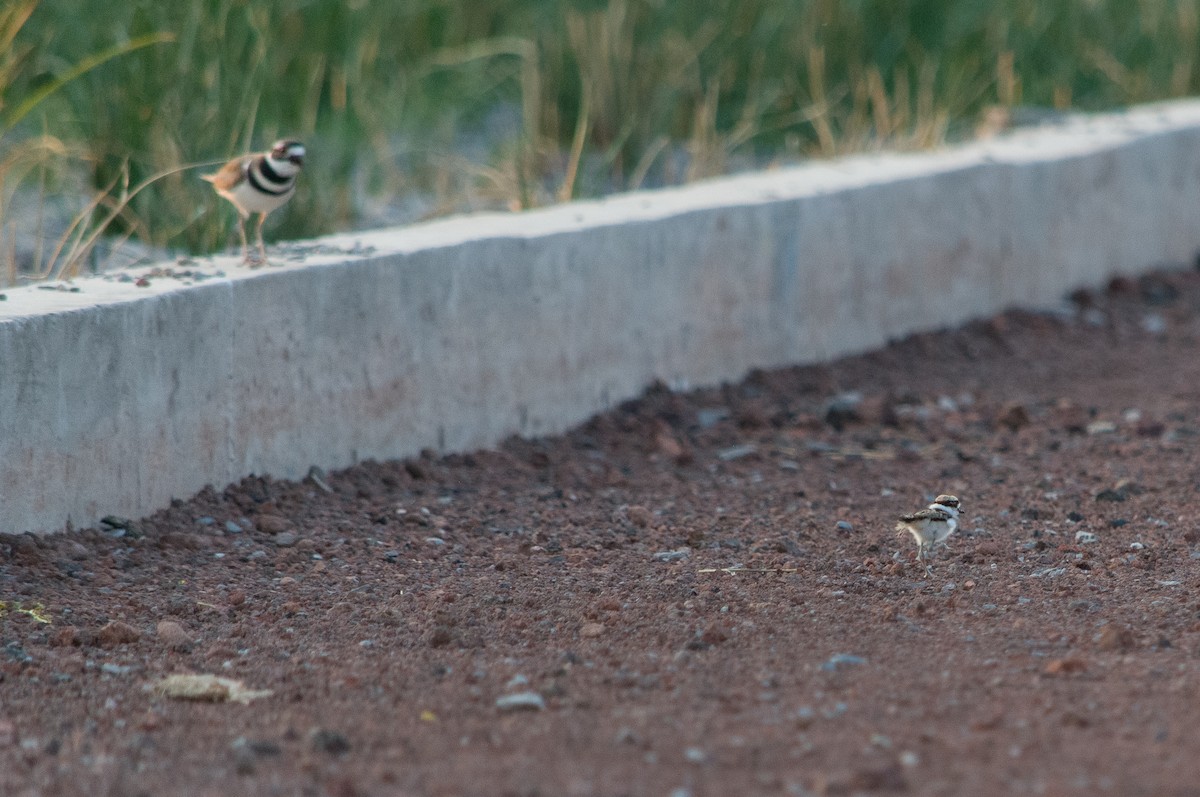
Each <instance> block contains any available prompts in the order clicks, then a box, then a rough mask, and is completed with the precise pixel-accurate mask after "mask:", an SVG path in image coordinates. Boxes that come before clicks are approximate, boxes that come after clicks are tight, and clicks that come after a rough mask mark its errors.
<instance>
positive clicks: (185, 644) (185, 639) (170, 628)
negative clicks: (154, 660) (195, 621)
mask: <svg viewBox="0 0 1200 797" xmlns="http://www.w3.org/2000/svg"><path fill="white" fill-rule="evenodd" d="M155 632H156V633H157V634H158V638H159V639H160V640H162V641H163V643H164V644H165V645H167V647H169V648H172V649H174V650H187V649H188V648H190V647H191V645H192V638H191V636H190V635H189V634H188V632H187V631H186V630H185V629H184V627H183V626H182V625H181V624H179V623H177V622H175V621H174V620H159V621H158V625H157V626H155Z"/></svg>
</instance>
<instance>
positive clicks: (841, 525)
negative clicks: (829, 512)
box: [837, 520, 854, 531]
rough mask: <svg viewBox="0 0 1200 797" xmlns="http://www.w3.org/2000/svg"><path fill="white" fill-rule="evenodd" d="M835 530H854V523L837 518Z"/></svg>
mask: <svg viewBox="0 0 1200 797" xmlns="http://www.w3.org/2000/svg"><path fill="white" fill-rule="evenodd" d="M837 530H838V531H854V524H852V523H850V522H849V521H847V520H839V521H838V522H837Z"/></svg>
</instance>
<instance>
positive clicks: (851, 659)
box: [821, 653, 867, 672]
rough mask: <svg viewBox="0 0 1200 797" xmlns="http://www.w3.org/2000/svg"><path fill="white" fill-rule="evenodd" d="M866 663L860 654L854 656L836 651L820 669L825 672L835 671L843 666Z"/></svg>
mask: <svg viewBox="0 0 1200 797" xmlns="http://www.w3.org/2000/svg"><path fill="white" fill-rule="evenodd" d="M866 663H867V660H866V659H864V658H863V657H862V656H854V655H852V654H850V653H838V654H835V655H834V656H831V657H830V659H829V661H827V662H825V663H824V664H822V665H821V669H822V670H825V671H826V672H836V671H838V670H840V669H841V668H843V667H854V666H857V665H859V664H866Z"/></svg>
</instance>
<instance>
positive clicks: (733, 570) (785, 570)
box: [696, 567, 799, 576]
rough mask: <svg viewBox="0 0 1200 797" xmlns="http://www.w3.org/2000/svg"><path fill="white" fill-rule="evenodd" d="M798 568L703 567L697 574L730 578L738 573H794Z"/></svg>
mask: <svg viewBox="0 0 1200 797" xmlns="http://www.w3.org/2000/svg"><path fill="white" fill-rule="evenodd" d="M798 571H799V568H795V567H705V568H701V569H700V570H697V571H696V572H697V573H727V574H729V575H731V576H736V575H737V574H738V573H796V572H798Z"/></svg>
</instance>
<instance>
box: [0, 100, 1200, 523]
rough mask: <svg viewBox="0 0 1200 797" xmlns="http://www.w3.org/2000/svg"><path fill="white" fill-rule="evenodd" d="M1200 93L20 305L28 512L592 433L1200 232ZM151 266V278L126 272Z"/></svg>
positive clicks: (15, 354) (99, 282) (1087, 279)
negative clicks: (635, 407)
mask: <svg viewBox="0 0 1200 797" xmlns="http://www.w3.org/2000/svg"><path fill="white" fill-rule="evenodd" d="M1198 220H1200V102H1194V101H1189V102H1178V103H1171V104H1164V105H1157V106H1149V107H1143V108H1137V109H1133V110H1131V111H1129V112H1126V113H1122V114H1116V115H1108V116H1102V117H1091V118H1086V119H1081V120H1076V121H1073V122H1071V123H1069V124H1065V125H1063V126H1060V127H1055V128H1053V129H1038V130H1030V131H1025V132H1020V133H1017V134H1014V135H1012V136H1008V137H1004V138H1002V139H997V140H993V141H990V142H984V143H975V144H970V145H967V146H963V147H959V148H955V149H950V150H945V151H940V152H934V153H923V154H909V155H895V154H885V155H873V156H863V157H855V158H849V159H845V160H839V161H833V162H823V163H815V164H812V165H808V166H804V167H800V168H795V169H787V170H781V171H778V172H771V173H762V174H752V175H747V176H741V177H731V178H726V179H721V180H714V181H711V182H707V183H702V184H698V185H694V186H689V187H686V188H682V189H673V190H668V191H660V192H648V193H640V194H631V195H626V196H619V197H613V198H611V199H607V200H603V201H599V202H587V203H576V204H571V205H565V206H560V207H555V208H550V209H547V210H541V211H536V212H530V213H523V214H519V215H484V216H476V217H467V218H457V219H448V220H444V221H438V222H434V223H429V224H424V225H418V226H415V227H411V228H407V229H398V230H381V231H376V232H370V233H364V234H359V235H344V236H334V237H331V238H326V239H322V240H321V241H318V242H314V243H311V244H302V245H294V246H292V247H290V248H288V250H287V251H289V252H291V254H292V256H293V257H295V258H300V259H299V260H293V259H289V260H288V262H286V263H285V265H283V266H280V267H273V268H267V269H260V270H256V271H249V270H245V269H242V268H241V267H239V266H236V265H234V264H233V262H232V261H230V259H229V258H218V259H215V260H212V261H206V262H204V263H199V264H194V265H187V266H172V269H173V274H171V275H164V274H163V269H161V268H160V269H159V270H157V271H155V270H141V271H135V272H132V273H133V275H134V276H139V275H149V283H150V284H149V285H148V286H143V287H138V286H137V285H135V284H134V283H133V282H121V281H117V280H116V279H115V278H114V277H112V276H111V275H110V276H109V277H105V278H95V279H86V280H80V281H78V282H77V283H75V287H77V288H78V292H74V293H72V292H62V291H52V290H45V289H42V288H38V287H27V288H20V289H16V290H9V291H7V292H6V293H7V301H4V302H0V531H4V532H17V531H22V530H34V531H48V530H56V529H60V528H62V527H63V526H64V524H66V523H67V522H71V523H73V524H75V525H76V526H80V525H90V524H93V523H95V522H96V521H97V519H98V518H99V517H100V516H102V515H105V514H117V515H125V516H130V517H138V516H142V515H145V514H148V513H150V512H152V511H154V510H156V509H158V508H161V507H162V506H164V505H165V504H166V503H168V502H169V500H170V499H171V498H172V497H186V496H190V495H192V494H194V493H195V492H197V491H198V490H200V489H201V488H202V487H204V485H206V484H213V485H217V486H221V485H224V484H227V483H229V482H232V481H235V480H237V479H239V478H241V477H242V476H244V475H247V474H250V473H269V474H272V475H274V476H278V477H285V478H299V477H302V476H303V475H304V474H305V473H306V472H307V470H308V468H309V467H310V466H311V465H314V464H316V465H320V466H321V467H324V468H340V467H344V466H348V465H351V464H353V463H355V462H359V461H361V460H364V459H390V458H397V457H404V456H409V455H412V454H414V453H416V452H418V451H420V450H421V449H423V448H427V447H428V448H434V449H438V450H443V451H447V450H466V449H471V448H476V447H485V446H489V445H493V444H495V443H496V442H497V441H499V440H501V439H503V438H504V437H506V436H508V435H512V434H522V435H542V434H550V433H555V432H559V431H562V430H564V429H567V428H569V427H571V426H572V425H574V424H577V423H579V422H580V421H582V420H584V419H586V418H587V417H588V416H590V415H592V414H594V413H596V412H598V411H601V410H603V409H605V408H607V407H610V406H612V405H613V404H614V403H616V402H619V401H622V400H624V399H627V398H629V397H632V396H635V395H637V394H638V393H639V392H640V391H642V390H643V389H644V388H645V387H646V385H647V384H649V383H650V382H652V381H653V380H655V379H661V380H663V381H665V382H667V383H668V384H671V385H673V386H677V387H685V386H689V385H698V384H712V383H717V382H720V381H723V380H731V379H736V378H738V377H740V376H741V375H743V374H744V373H745V372H746V371H747V370H748V369H751V368H754V367H769V366H778V365H784V364H790V363H803V362H813V361H819V360H825V359H829V358H833V357H838V356H841V355H845V354H850V353H853V352H860V351H864V350H867V349H871V348H874V347H878V346H880V345H882V344H884V343H885V342H886V341H887V340H889V339H892V338H896V337H899V336H903V335H907V334H910V333H913V332H917V331H920V330H927V329H932V328H937V327H944V326H948V325H954V324H959V323H961V322H963V321H966V320H968V319H971V318H977V317H981V316H986V315H990V314H992V313H995V312H997V311H999V310H1001V309H1003V308H1005V307H1007V306H1012V305H1021V306H1047V305H1053V304H1057V303H1058V302H1059V301H1060V300H1061V297H1062V296H1063V295H1064V293H1065V292H1066V291H1068V290H1070V289H1072V288H1074V287H1077V286H1081V285H1089V284H1097V283H1099V282H1102V281H1104V280H1106V279H1108V278H1110V277H1111V276H1113V275H1116V274H1129V273H1135V272H1137V271H1139V270H1142V269H1145V268H1147V267H1150V266H1154V265H1160V264H1163V263H1182V262H1191V261H1192V259H1193V258H1194V256H1195V254H1196V251H1197V249H1198V248H1200V224H1198V223H1197V222H1198ZM126 279H128V276H127V277H126Z"/></svg>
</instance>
